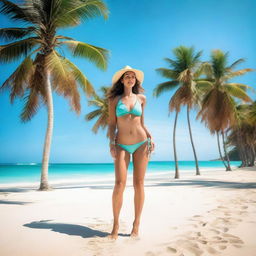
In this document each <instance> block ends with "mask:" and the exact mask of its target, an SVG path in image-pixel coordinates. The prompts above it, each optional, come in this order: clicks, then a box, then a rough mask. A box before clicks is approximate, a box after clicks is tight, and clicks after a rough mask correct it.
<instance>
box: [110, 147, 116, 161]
mask: <svg viewBox="0 0 256 256" xmlns="http://www.w3.org/2000/svg"><path fill="white" fill-rule="evenodd" d="M109 146H110V154H111V156H112V158H113V159H114V160H115V159H116V145H115V144H109Z"/></svg>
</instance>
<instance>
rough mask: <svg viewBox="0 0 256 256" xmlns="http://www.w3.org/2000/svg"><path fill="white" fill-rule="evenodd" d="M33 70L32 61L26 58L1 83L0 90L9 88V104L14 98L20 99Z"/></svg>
mask: <svg viewBox="0 0 256 256" xmlns="http://www.w3.org/2000/svg"><path fill="white" fill-rule="evenodd" d="M33 70H34V67H33V60H32V59H31V58H30V56H28V57H27V58H25V59H24V61H23V62H22V63H21V64H20V65H19V66H18V68H17V69H16V70H15V71H14V72H13V73H12V74H11V75H10V77H9V78H7V80H6V81H5V82H4V83H3V85H2V86H1V88H0V90H3V89H5V88H10V90H11V94H10V99H11V103H13V100H14V99H15V97H22V96H23V95H24V92H25V90H26V89H27V88H28V86H29V78H30V76H31V74H32V73H33Z"/></svg>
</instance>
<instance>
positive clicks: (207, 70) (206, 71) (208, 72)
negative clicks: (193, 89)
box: [194, 62, 213, 78]
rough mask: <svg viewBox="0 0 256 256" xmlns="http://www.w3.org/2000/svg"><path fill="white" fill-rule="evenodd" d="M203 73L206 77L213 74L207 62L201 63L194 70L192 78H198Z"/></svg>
mask: <svg viewBox="0 0 256 256" xmlns="http://www.w3.org/2000/svg"><path fill="white" fill-rule="evenodd" d="M203 74H204V75H206V77H207V78H210V77H212V76H213V69H212V65H211V64H210V63H209V62H203V63H201V65H200V66H199V67H198V69H197V70H196V71H195V72H194V78H198V77H200V76H201V75H203Z"/></svg>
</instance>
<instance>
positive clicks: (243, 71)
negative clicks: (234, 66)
mask: <svg viewBox="0 0 256 256" xmlns="http://www.w3.org/2000/svg"><path fill="white" fill-rule="evenodd" d="M252 71H254V69H252V68H244V69H241V70H237V71H232V72H228V74H227V75H225V76H224V79H225V80H228V79H231V78H233V77H236V76H242V75H245V74H246V73H248V72H252Z"/></svg>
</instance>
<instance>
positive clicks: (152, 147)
mask: <svg viewBox="0 0 256 256" xmlns="http://www.w3.org/2000/svg"><path fill="white" fill-rule="evenodd" d="M153 151H155V142H154V141H153V138H152V137H151V138H150V153H152V152H153Z"/></svg>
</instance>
